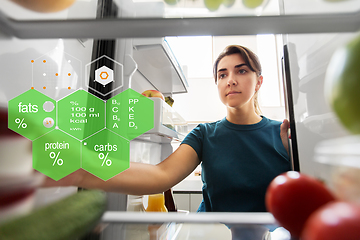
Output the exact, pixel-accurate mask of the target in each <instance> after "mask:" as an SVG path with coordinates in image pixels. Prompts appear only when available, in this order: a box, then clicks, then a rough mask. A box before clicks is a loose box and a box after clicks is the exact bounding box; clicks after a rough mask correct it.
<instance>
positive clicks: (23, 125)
mask: <svg viewBox="0 0 360 240" xmlns="http://www.w3.org/2000/svg"><path fill="white" fill-rule="evenodd" d="M15 123H16V124H19V125H18V128H20V127H21V128H26V127H27V124H26V123H24V118H23V119H20V118H17V119H15Z"/></svg>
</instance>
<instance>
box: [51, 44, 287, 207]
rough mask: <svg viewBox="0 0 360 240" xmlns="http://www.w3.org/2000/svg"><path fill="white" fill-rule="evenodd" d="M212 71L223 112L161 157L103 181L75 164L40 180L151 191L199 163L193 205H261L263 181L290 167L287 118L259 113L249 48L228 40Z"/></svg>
mask: <svg viewBox="0 0 360 240" xmlns="http://www.w3.org/2000/svg"><path fill="white" fill-rule="evenodd" d="M214 77H215V83H216V85H217V88H218V92H219V97H220V100H221V101H222V102H223V103H224V105H225V106H226V108H227V115H226V117H225V118H224V119H222V120H221V121H217V122H214V123H208V124H199V125H198V126H197V127H196V128H195V129H194V130H192V131H191V132H190V133H189V134H188V135H187V136H186V138H185V139H184V141H183V142H182V144H181V145H180V146H179V147H178V149H177V150H176V151H175V152H174V153H172V154H171V155H170V156H169V157H168V158H167V159H165V160H164V161H163V162H161V163H159V164H157V165H148V164H142V163H131V164H130V168H129V169H127V170H126V171H124V172H122V173H120V174H118V175H116V176H115V177H113V178H111V179H110V180H108V181H106V182H105V181H103V180H101V179H99V178H97V177H95V176H94V175H92V174H90V173H88V172H86V171H84V170H81V169H80V170H78V171H76V172H74V173H72V174H70V175H68V176H67V177H65V178H63V179H61V180H59V181H58V182H55V181H53V180H51V179H48V181H47V183H46V186H54V185H57V186H59V185H62V186H79V187H83V188H88V189H90V188H97V189H102V190H105V191H109V192H110V191H111V192H121V193H127V194H131V195H146V194H153V193H159V192H163V191H165V190H166V189H169V188H171V187H173V186H174V185H176V184H177V183H179V182H180V181H181V180H183V179H184V178H185V177H186V176H188V175H189V174H190V173H191V172H192V171H193V170H194V169H195V168H196V167H197V165H198V164H200V163H202V180H203V183H204V186H203V202H202V203H201V205H200V207H199V211H231V212H233V211H240V212H250V211H251V212H254V211H257V212H264V211H266V209H265V201H264V199H265V191H266V188H267V186H268V184H269V183H270V181H271V180H272V179H273V178H275V177H276V176H277V175H279V174H280V173H282V172H285V171H288V170H290V161H289V156H288V138H287V130H288V127H289V122H288V121H287V120H284V122H283V123H282V124H281V122H277V121H273V120H270V119H267V118H266V117H264V116H261V115H260V110H259V106H258V101H257V96H258V91H259V89H260V87H261V85H262V83H263V77H262V76H261V65H260V63H259V60H258V58H257V56H256V55H255V54H254V53H253V52H251V51H250V50H249V49H247V48H245V47H242V46H237V45H232V46H228V47H227V48H226V49H225V50H224V52H223V53H221V54H220V56H219V57H218V58H217V60H216V62H215V64H214Z"/></svg>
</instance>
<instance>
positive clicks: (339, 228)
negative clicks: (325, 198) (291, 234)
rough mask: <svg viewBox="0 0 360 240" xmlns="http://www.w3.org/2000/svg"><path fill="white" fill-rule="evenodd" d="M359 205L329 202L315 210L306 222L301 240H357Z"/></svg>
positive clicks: (359, 217)
mask: <svg viewBox="0 0 360 240" xmlns="http://www.w3.org/2000/svg"><path fill="white" fill-rule="evenodd" d="M359 226H360V205H359V204H355V203H349V202H331V203H328V204H326V205H324V206H322V207H321V208H319V209H318V210H316V211H315V212H314V213H313V214H311V216H310V217H309V219H308V220H307V221H306V224H305V226H304V230H303V233H302V238H301V239H302V240H340V239H341V240H359V239H360V228H359Z"/></svg>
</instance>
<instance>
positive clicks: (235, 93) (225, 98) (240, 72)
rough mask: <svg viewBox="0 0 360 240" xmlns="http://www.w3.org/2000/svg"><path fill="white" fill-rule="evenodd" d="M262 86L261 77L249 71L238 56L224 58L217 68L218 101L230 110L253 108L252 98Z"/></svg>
mask: <svg viewBox="0 0 360 240" xmlns="http://www.w3.org/2000/svg"><path fill="white" fill-rule="evenodd" d="M261 84H262V76H259V77H258V76H257V74H256V73H255V72H253V71H251V70H250V68H249V67H248V66H247V65H246V63H245V61H244V59H243V58H242V56H241V55H240V54H232V55H229V56H225V57H224V58H223V59H221V60H220V62H219V64H218V68H217V86H218V92H219V96H220V100H221V101H222V102H223V103H224V104H225V105H226V106H227V107H232V108H238V109H240V108H245V107H253V106H254V103H253V101H252V97H253V96H254V94H255V92H256V91H258V90H259V89H260V87H261Z"/></svg>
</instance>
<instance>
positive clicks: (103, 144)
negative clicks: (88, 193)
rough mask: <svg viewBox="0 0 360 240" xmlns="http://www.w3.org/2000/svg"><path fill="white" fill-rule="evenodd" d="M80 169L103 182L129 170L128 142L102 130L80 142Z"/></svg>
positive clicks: (106, 130)
mask: <svg viewBox="0 0 360 240" xmlns="http://www.w3.org/2000/svg"><path fill="white" fill-rule="evenodd" d="M81 152H82V168H83V169H84V170H86V171H88V172H90V173H92V174H94V175H95V176H97V177H98V178H101V179H102V180H104V181H107V180H108V179H110V178H112V177H114V176H115V175H117V174H119V173H121V172H122V171H124V170H126V169H128V168H129V165H130V142H129V141H128V140H126V139H125V138H123V137H121V136H119V135H117V134H115V133H113V132H111V131H109V130H108V129H103V130H102V131H100V132H98V133H96V134H94V135H93V136H91V137H89V138H87V139H85V140H84V141H83V142H82V149H81Z"/></svg>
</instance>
